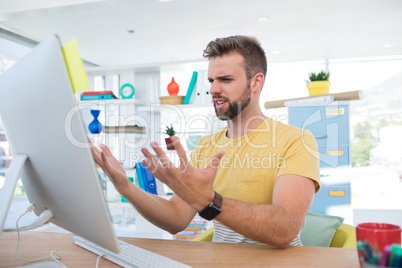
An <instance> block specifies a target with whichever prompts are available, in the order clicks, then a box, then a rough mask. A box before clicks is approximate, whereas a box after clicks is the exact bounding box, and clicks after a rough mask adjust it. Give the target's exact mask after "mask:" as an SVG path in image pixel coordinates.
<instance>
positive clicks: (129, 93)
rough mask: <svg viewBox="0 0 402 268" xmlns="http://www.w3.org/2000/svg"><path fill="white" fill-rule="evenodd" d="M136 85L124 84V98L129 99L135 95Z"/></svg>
mask: <svg viewBox="0 0 402 268" xmlns="http://www.w3.org/2000/svg"><path fill="white" fill-rule="evenodd" d="M134 92H135V90H134V87H133V86H132V85H131V84H124V85H123V86H122V87H121V88H120V95H121V97H122V98H123V99H129V98H132V97H133V96H134Z"/></svg>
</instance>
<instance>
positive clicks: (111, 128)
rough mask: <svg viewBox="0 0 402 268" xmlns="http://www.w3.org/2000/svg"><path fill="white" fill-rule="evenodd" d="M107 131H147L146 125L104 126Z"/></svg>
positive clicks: (104, 130)
mask: <svg viewBox="0 0 402 268" xmlns="http://www.w3.org/2000/svg"><path fill="white" fill-rule="evenodd" d="M103 132H105V133H145V127H141V126H137V125H134V126H104V127H103Z"/></svg>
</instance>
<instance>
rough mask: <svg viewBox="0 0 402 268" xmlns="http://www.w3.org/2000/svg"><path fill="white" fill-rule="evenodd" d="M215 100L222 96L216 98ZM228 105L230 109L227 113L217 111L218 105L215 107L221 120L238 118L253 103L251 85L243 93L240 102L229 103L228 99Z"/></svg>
mask: <svg viewBox="0 0 402 268" xmlns="http://www.w3.org/2000/svg"><path fill="white" fill-rule="evenodd" d="M214 97H215V98H217V97H219V98H222V97H220V96H214ZM226 100H227V104H228V105H229V107H228V108H227V110H226V111H222V110H217V109H216V105H214V108H215V114H216V116H217V117H218V118H219V119H220V120H224V121H228V120H232V119H233V118H235V117H236V116H238V115H239V114H240V113H241V112H242V111H243V110H244V109H245V108H246V107H247V106H248V105H249V104H250V101H251V87H250V85H248V86H247V88H246V90H244V91H243V93H242V95H241V96H240V98H239V99H238V100H234V101H229V100H228V99H227V98H226Z"/></svg>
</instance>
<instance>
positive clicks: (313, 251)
mask: <svg viewBox="0 0 402 268" xmlns="http://www.w3.org/2000/svg"><path fill="white" fill-rule="evenodd" d="M73 236H74V235H73V234H64V233H45V232H34V231H27V232H22V233H21V242H20V255H21V256H22V257H24V258H39V257H43V256H47V255H49V253H50V251H51V250H55V251H56V252H57V253H58V254H59V255H60V256H61V258H62V260H61V261H62V262H63V263H64V264H66V265H67V266H68V267H95V264H96V258H97V256H96V255H95V254H93V253H91V252H89V251H87V250H85V249H83V248H81V247H79V246H77V245H75V243H74V241H73V239H72V237H73ZM119 239H120V240H123V241H126V242H129V243H132V244H134V245H136V246H139V247H142V248H144V249H147V250H150V251H153V252H156V253H158V254H161V255H164V256H166V257H169V258H172V259H174V260H177V261H180V262H183V263H185V264H188V265H191V266H193V267H309V268H310V267H337V268H338V267H342V268H346V267H356V268H357V267H359V263H358V258H357V251H356V250H355V249H343V248H320V247H289V248H287V249H277V248H273V247H271V246H267V245H246V244H226V243H211V242H193V241H175V240H160V239H144V238H131V237H120V238H119ZM16 246H17V233H3V234H2V236H1V238H0V267H16V266H23V265H27V264H28V263H25V262H23V261H21V260H19V259H18V258H17V257H16V253H15V250H16ZM45 261H50V259H46V260H45ZM99 267H118V266H117V265H115V264H113V263H111V262H109V261H108V260H105V259H102V260H101V261H100V265H99Z"/></svg>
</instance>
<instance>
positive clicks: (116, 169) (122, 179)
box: [90, 141, 130, 195]
mask: <svg viewBox="0 0 402 268" xmlns="http://www.w3.org/2000/svg"><path fill="white" fill-rule="evenodd" d="M90 143H91V150H92V154H93V156H94V158H95V162H96V164H98V166H100V167H101V168H102V170H103V172H105V174H106V175H107V176H108V177H109V179H110V180H111V182H112V183H113V184H114V186H115V187H116V190H117V191H118V192H119V193H121V194H122V195H124V193H123V192H124V190H126V189H128V185H129V183H130V181H129V180H128V178H127V174H126V171H125V170H124V168H123V166H122V165H121V163H120V162H119V161H118V160H117V159H116V158H115V157H114V156H113V155H112V153H111V152H110V150H109V148H108V147H107V146H106V145H104V144H101V145H100V147H101V149H102V151H99V150H98V149H97V148H96V147H95V146H94V145H93V144H92V142H91V141H90Z"/></svg>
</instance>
